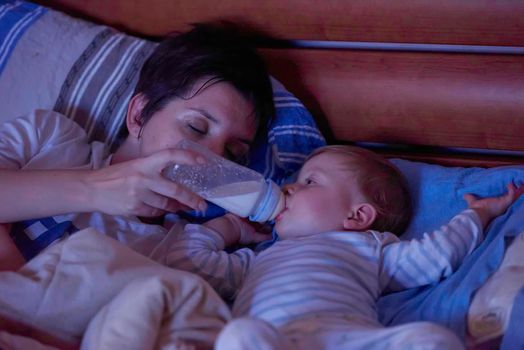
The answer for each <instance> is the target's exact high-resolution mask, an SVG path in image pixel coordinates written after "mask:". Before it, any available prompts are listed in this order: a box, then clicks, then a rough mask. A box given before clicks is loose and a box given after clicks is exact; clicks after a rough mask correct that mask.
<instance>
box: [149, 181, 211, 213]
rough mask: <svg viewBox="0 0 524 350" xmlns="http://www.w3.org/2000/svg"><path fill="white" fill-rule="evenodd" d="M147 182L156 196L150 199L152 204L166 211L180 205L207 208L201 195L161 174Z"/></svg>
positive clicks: (197, 208)
mask: <svg viewBox="0 0 524 350" xmlns="http://www.w3.org/2000/svg"><path fill="white" fill-rule="evenodd" d="M148 183H149V184H148V187H149V188H150V189H151V191H152V192H154V193H155V194H156V196H157V198H155V199H151V201H152V205H155V206H157V205H158V207H159V208H162V209H164V210H166V211H177V210H180V209H181V208H182V205H185V206H188V207H190V208H193V209H195V210H201V211H204V210H206V209H207V203H206V201H205V200H204V199H202V197H200V196H199V195H197V194H196V193H194V192H193V191H191V190H189V189H188V188H187V187H185V186H183V185H181V184H178V183H176V182H174V181H171V180H168V179H166V178H164V177H162V176H159V177H158V178H156V179H152V180H150V181H148Z"/></svg>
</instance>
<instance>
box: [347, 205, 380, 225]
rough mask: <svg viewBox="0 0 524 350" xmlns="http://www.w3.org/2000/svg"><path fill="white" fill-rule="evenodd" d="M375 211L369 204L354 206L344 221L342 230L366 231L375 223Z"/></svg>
mask: <svg viewBox="0 0 524 350" xmlns="http://www.w3.org/2000/svg"><path fill="white" fill-rule="evenodd" d="M376 218H377V210H376V209H375V207H374V206H372V205H371V204H369V203H360V204H355V205H354V206H353V207H352V208H351V210H350V211H349V212H348V215H347V217H346V219H344V222H343V225H344V229H345V230H348V231H366V230H368V229H369V228H371V226H372V225H373V223H374V222H375V219H376Z"/></svg>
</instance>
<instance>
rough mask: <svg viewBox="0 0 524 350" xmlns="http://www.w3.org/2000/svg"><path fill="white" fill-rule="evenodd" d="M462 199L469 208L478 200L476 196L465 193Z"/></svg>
mask: <svg viewBox="0 0 524 350" xmlns="http://www.w3.org/2000/svg"><path fill="white" fill-rule="evenodd" d="M463 198H464V200H465V201H466V202H467V203H468V206H469V207H471V205H472V204H473V203H475V202H476V201H477V200H478V198H477V196H475V195H474V194H471V193H466V194H465V195H464V196H463Z"/></svg>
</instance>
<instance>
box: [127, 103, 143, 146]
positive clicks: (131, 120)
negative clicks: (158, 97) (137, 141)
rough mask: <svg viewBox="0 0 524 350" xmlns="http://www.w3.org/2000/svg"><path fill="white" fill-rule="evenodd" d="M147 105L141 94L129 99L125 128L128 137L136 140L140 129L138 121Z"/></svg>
mask: <svg viewBox="0 0 524 350" xmlns="http://www.w3.org/2000/svg"><path fill="white" fill-rule="evenodd" d="M146 103H147V99H146V98H145V96H144V95H143V94H141V93H139V94H136V95H135V96H133V97H132V98H131V100H130V101H129V104H128V106H127V114H126V126H127V130H128V131H129V135H131V136H133V137H135V138H138V135H139V134H140V129H142V121H141V120H140V114H141V113H142V109H144V107H145V105H146Z"/></svg>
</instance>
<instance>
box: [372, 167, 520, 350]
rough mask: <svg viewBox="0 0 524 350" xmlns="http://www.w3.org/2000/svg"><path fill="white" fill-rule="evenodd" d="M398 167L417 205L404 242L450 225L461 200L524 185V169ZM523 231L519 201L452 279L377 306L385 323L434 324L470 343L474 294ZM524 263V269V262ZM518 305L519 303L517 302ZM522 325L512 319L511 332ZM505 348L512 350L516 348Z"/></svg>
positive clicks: (495, 222) (388, 298) (385, 299)
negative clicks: (422, 322) (470, 195)
mask: <svg viewBox="0 0 524 350" xmlns="http://www.w3.org/2000/svg"><path fill="white" fill-rule="evenodd" d="M393 162H394V163H395V164H396V165H397V166H398V167H399V168H400V170H401V171H402V172H403V173H404V174H405V175H406V177H407V178H408V186H409V189H410V192H411V194H412V198H413V200H414V208H415V212H414V218H413V220H412V222H411V224H410V226H409V227H408V229H407V232H406V233H404V235H403V236H402V237H401V238H403V239H411V238H417V237H420V236H419V235H420V234H421V233H422V232H425V231H428V230H432V229H434V228H436V227H438V226H440V225H442V224H444V223H445V222H447V221H448V220H449V219H450V218H451V217H452V216H453V215H454V214H455V213H458V212H460V211H461V210H463V209H464V208H465V207H466V202H465V201H464V200H463V199H462V196H463V195H464V194H466V193H475V194H477V195H479V196H481V197H484V196H493V195H500V194H502V193H504V191H505V190H506V184H507V183H508V182H509V181H513V182H514V183H516V184H522V183H524V166H508V167H498V168H490V169H483V168H460V167H443V166H439V165H431V164H424V163H417V162H410V161H406V160H400V159H397V160H393ZM523 231H524V198H520V199H519V200H517V201H516V202H515V203H514V204H513V206H512V207H510V208H509V210H508V211H507V212H506V213H505V214H504V215H502V216H500V217H498V218H496V219H495V220H493V221H492V222H491V224H490V225H489V226H488V228H487V230H486V233H485V239H484V242H482V243H481V245H480V246H479V247H478V248H477V249H476V250H475V251H474V252H473V253H472V254H471V255H470V256H469V257H468V258H466V259H465V261H464V263H463V264H462V265H461V266H460V267H459V269H458V270H457V271H456V272H455V273H454V274H453V275H451V276H450V277H449V278H447V279H445V280H442V281H441V282H439V283H437V284H433V285H430V286H427V287H422V288H415V289H411V290H407V291H404V292H400V293H394V294H389V295H387V296H384V297H382V298H381V299H380V301H379V304H378V309H379V314H380V320H381V321H382V322H383V323H384V324H386V325H396V324H402V323H406V322H411V321H416V320H431V321H434V322H437V323H439V324H441V325H444V326H446V327H449V328H450V329H451V330H453V331H454V332H456V333H457V335H459V336H460V337H462V339H465V337H466V333H467V328H466V326H467V322H466V318H467V317H466V316H467V313H468V309H469V306H470V303H471V301H472V298H473V297H474V295H475V292H476V291H477V290H478V289H479V288H481V286H482V285H483V284H484V283H485V282H486V281H487V280H488V278H489V277H490V276H491V275H492V274H493V273H494V272H495V271H496V270H497V268H498V267H499V266H500V264H501V262H502V260H503V258H504V252H505V250H506V248H507V246H509V244H510V243H511V242H512V241H513V239H514V237H515V236H517V235H518V234H519V233H521V232H523ZM520 263H521V264H522V265H524V261H521V262H520ZM522 284H523V285H524V281H522ZM519 300H520V299H519V298H517V299H516V300H515V302H517V303H518V302H519ZM518 307H519V306H517V308H518ZM521 322H522V320H520V319H519V318H518V317H512V319H511V322H510V327H512V328H513V327H521V326H524V324H522V323H521ZM517 337H520V339H521V340H520V341H522V339H524V335H522V332H520V334H519V335H517ZM512 342H513V340H512ZM504 348H505V349H512V347H511V346H510V347H504ZM504 348H503V349H504Z"/></svg>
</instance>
